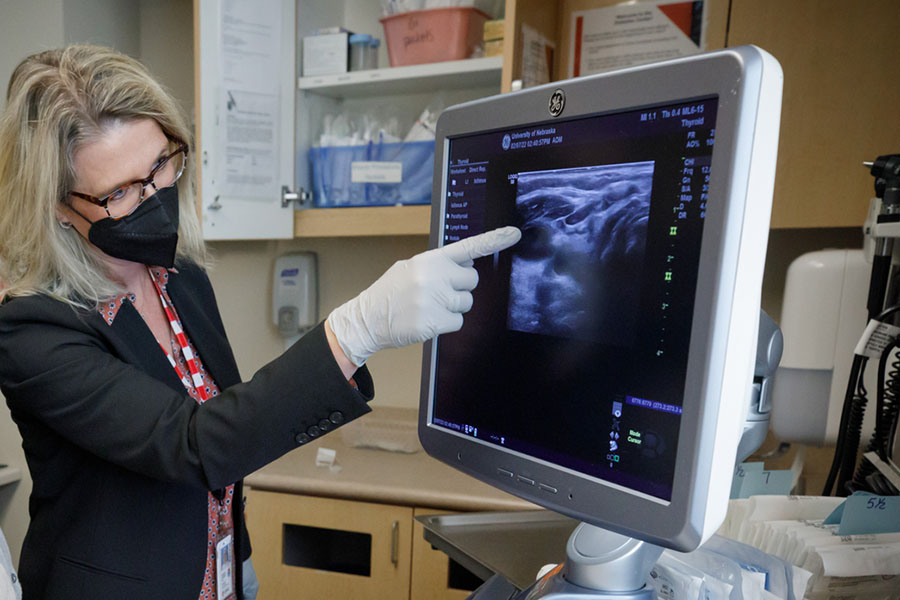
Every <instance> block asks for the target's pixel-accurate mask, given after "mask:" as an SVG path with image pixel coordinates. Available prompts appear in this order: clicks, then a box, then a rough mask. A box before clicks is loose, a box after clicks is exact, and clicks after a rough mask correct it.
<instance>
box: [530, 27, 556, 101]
mask: <svg viewBox="0 0 900 600" xmlns="http://www.w3.org/2000/svg"><path fill="white" fill-rule="evenodd" d="M555 52H556V45H555V44H553V42H551V41H550V40H548V39H547V38H546V37H544V36H543V35H541V33H540V32H539V31H538V30H536V29H532V28H531V27H529V26H528V25H522V87H523V88H527V87H532V86H535V85H541V84H543V83H549V82H550V81H551V79H552V77H553V55H554V53H555Z"/></svg>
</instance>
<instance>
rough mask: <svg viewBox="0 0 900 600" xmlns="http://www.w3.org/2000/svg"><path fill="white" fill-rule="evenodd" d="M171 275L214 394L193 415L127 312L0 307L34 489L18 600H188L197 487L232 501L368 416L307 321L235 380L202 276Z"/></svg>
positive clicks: (9, 377)
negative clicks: (248, 478) (286, 345)
mask: <svg viewBox="0 0 900 600" xmlns="http://www.w3.org/2000/svg"><path fill="white" fill-rule="evenodd" d="M178 271H179V272H178V273H172V274H170V276H169V283H168V293H169V295H170V296H171V298H172V302H173V304H174V305H175V309H176V310H177V311H178V314H179V317H180V318H181V320H182V323H183V324H184V328H185V330H186V331H187V334H188V337H189V338H190V340H191V341H192V342H193V344H194V346H195V347H196V349H197V351H198V353H199V354H200V358H201V360H202V361H203V363H204V366H205V367H206V369H207V371H208V372H209V373H210V374H211V375H212V377H213V379H214V380H215V381H216V383H217V384H218V386H219V388H220V389H221V390H222V393H221V395H219V396H217V397H215V398H211V399H210V400H208V401H207V402H206V403H205V404H203V405H198V404H197V403H196V402H195V401H194V400H192V399H191V398H190V396H188V394H187V393H186V392H185V390H184V386H183V384H182V383H181V381H180V380H179V378H178V377H177V376H176V375H175V373H174V370H173V369H172V367H171V365H170V364H169V362H168V360H167V359H166V357H165V355H164V354H163V353H162V352H161V351H160V348H159V344H158V343H157V342H156V339H155V338H154V337H153V334H152V333H151V332H150V330H149V328H148V327H147V326H146V325H145V324H144V321H143V320H142V318H141V316H140V315H139V314H138V313H137V311H136V310H135V309H134V308H133V307H132V306H131V304H130V303H127V302H126V303H125V304H124V305H123V306H122V307H121V309H120V311H119V314H118V315H117V317H116V320H115V321H114V322H113V325H112V326H110V325H108V324H107V323H106V322H105V321H104V320H103V319H102V317H101V316H100V315H99V313H97V311H87V312H86V311H76V310H73V309H72V308H71V307H70V306H69V305H67V304H64V303H62V302H59V301H57V300H53V299H51V298H49V297H46V296H30V297H20V298H15V299H11V300H9V301H7V302H5V303H4V304H3V305H2V306H0V390H2V392H3V395H4V396H5V397H6V402H7V404H8V405H9V408H10V410H11V413H12V418H13V420H14V421H15V422H16V424H17V425H18V427H19V431H20V432H21V434H22V438H23V444H22V445H23V447H24V449H25V456H26V458H27V460H28V468H29V470H30V471H31V477H32V480H33V489H32V493H31V498H30V501H29V512H30V515H31V522H30V525H29V527H28V533H27V535H26V537H25V542H24V544H23V547H22V553H21V560H20V562H19V576H20V578H21V582H22V589H23V592H24V598H25V600H38V599H51V598H52V599H53V600H68V599H72V600H76V599H78V600H82V599H91V600H93V599H98V600H99V599H103V598H129V599H132V600H138V599H147V600H149V599H160V598H166V599H173V600H181V599H184V600H196V598H197V597H198V595H199V593H200V587H201V585H202V583H203V576H204V571H205V565H206V550H207V548H206V547H207V544H206V541H207V532H206V531H205V530H206V529H207V491H208V490H219V489H222V488H225V487H226V486H227V485H229V484H231V483H237V486H236V490H235V496H234V497H235V499H239V498H241V497H242V490H241V479H242V478H243V477H244V476H245V475H247V474H249V473H252V472H253V471H255V470H256V469H258V468H260V467H262V466H263V465H265V464H266V463H268V462H270V461H272V460H274V459H276V458H278V457H279V456H281V455H282V454H284V453H286V452H288V451H289V450H292V449H294V448H296V447H297V446H299V445H302V444H303V443H305V442H307V441H309V440H310V439H311V437H315V436H317V435H320V434H321V433H324V432H325V431H327V430H330V429H332V428H334V427H337V426H338V425H339V424H341V423H343V422H347V421H350V420H351V419H354V418H356V417H358V416H360V415H362V414H364V413H366V412H368V411H369V410H370V409H369V407H368V405H367V401H368V400H370V399H371V398H372V392H373V390H372V380H371V378H370V377H369V374H368V371H367V370H366V369H365V368H362V369H360V370H359V371H357V373H356V375H355V376H354V379H355V381H356V383H357V385H358V388H359V389H358V390H357V389H354V388H353V387H351V386H350V385H349V384H348V382H347V381H346V379H345V378H344V377H343V375H342V374H341V371H340V368H339V367H338V365H337V363H336V362H335V360H334V358H333V356H332V355H331V351H330V350H329V348H328V343H327V341H326V339H325V333H324V329H323V326H322V325H319V327H317V328H316V329H314V330H313V331H311V332H310V333H308V334H307V335H306V336H304V337H303V338H302V339H301V340H300V341H299V342H297V343H296V344H295V345H294V346H293V347H291V348H290V349H289V350H288V351H287V352H285V353H284V354H283V355H282V356H280V357H279V358H277V359H275V360H274V361H272V362H271V363H269V364H268V365H266V366H265V367H263V368H262V369H260V370H259V372H257V373H256V375H255V376H254V377H253V379H252V380H250V381H249V382H247V383H241V381H240V376H239V374H238V369H237V365H236V364H235V361H234V357H233V355H232V353H231V348H230V347H229V344H228V340H227V339H226V337H225V329H224V327H223V325H222V320H221V317H220V315H219V311H218V308H217V306H216V300H215V297H214V294H213V290H212V287H211V286H210V283H209V280H208V278H207V277H206V274H205V273H204V272H203V271H202V270H201V269H200V268H198V267H197V266H195V265H191V264H187V265H179V267H178ZM234 515H235V518H236V522H235V531H236V532H241V533H242V535H237V536H236V542H237V544H238V547H237V548H236V555H237V556H240V557H241V559H242V560H244V559H246V558H247V557H248V556H249V554H250V548H249V540H248V538H247V535H246V528H245V527H244V524H243V519H242V511H241V510H240V507H235V510H234ZM237 571H238V573H240V568H238V569H237ZM238 583H239V584H240V582H238ZM237 589H238V590H240V585H238V587H237Z"/></svg>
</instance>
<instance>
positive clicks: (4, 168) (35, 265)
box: [0, 46, 208, 308]
mask: <svg viewBox="0 0 900 600" xmlns="http://www.w3.org/2000/svg"><path fill="white" fill-rule="evenodd" d="M137 119H153V120H154V121H156V122H157V123H158V124H159V126H160V127H161V128H162V130H163V132H165V133H166V134H167V135H169V136H171V137H174V138H177V139H180V140H183V141H184V142H187V143H190V141H191V140H192V138H193V136H192V135H191V130H190V128H189V127H188V125H187V121H186V119H185V118H184V117H183V116H182V114H181V110H180V108H179V106H178V104H177V103H176V102H175V100H174V99H173V98H172V97H171V95H170V94H169V93H168V92H167V91H166V90H165V89H163V87H162V86H161V85H160V84H159V83H158V82H157V81H156V80H155V79H154V78H153V76H152V75H151V74H150V73H149V72H148V71H147V69H146V68H145V67H144V66H143V65H141V64H140V63H139V62H138V61H136V60H134V59H132V58H130V57H128V56H125V55H123V54H121V53H119V52H116V51H115V50H111V49H109V48H102V47H97V46H70V47H68V48H63V49H59V50H48V51H46V52H41V53H39V54H35V55H33V56H29V57H28V58H26V59H25V60H24V61H22V62H21V63H20V64H19V66H18V67H16V69H15V71H13V74H12V77H11V78H10V82H9V91H8V92H7V105H6V109H5V111H4V112H3V115H2V117H0V282H3V283H2V286H0V287H5V289H4V290H3V291H2V292H0V294H6V295H8V296H27V295H34V294H48V295H50V296H53V297H55V298H58V299H60V300H62V301H64V302H68V303H69V304H72V305H74V306H78V307H84V308H88V307H94V306H97V305H98V304H99V303H101V302H103V301H104V300H106V299H108V298H110V297H113V296H116V295H118V294H120V293H122V292H123V290H122V289H121V285H120V284H119V283H117V282H115V281H113V280H111V279H110V278H109V276H108V273H107V271H106V269H105V267H104V265H103V261H102V254H101V253H100V252H99V251H98V250H97V249H95V248H94V247H92V246H91V245H90V244H88V242H87V241H86V240H85V239H84V238H83V237H82V236H81V235H79V234H78V232H77V231H76V230H75V229H74V228H69V229H65V228H63V227H61V226H60V224H59V222H58V221H57V218H56V211H57V208H58V206H59V204H60V202H62V201H63V200H64V199H65V198H66V196H67V194H68V193H69V191H71V189H72V185H73V182H74V180H75V174H74V173H73V170H72V157H73V156H74V155H75V152H76V151H77V150H78V148H79V147H81V145H82V144H84V143H85V142H88V141H91V140H94V139H96V138H97V136H99V135H101V134H102V133H103V131H104V128H105V127H107V126H109V125H110V124H111V123H115V122H122V121H131V120H137ZM193 173H194V160H193V156H192V153H190V152H189V153H188V164H187V167H186V169H185V174H184V176H183V177H182V178H181V180H180V181H179V184H178V187H179V189H178V196H179V204H180V206H179V231H178V233H179V241H178V251H177V255H178V257H179V258H180V259H188V260H190V261H193V262H195V263H197V264H199V265H201V266H204V267H205V266H207V264H208V258H207V253H206V248H205V245H204V243H203V236H202V233H201V229H200V223H199V219H198V218H197V213H196V209H195V206H194V194H193V189H194V185H193Z"/></svg>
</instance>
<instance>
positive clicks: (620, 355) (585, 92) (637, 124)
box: [419, 47, 781, 550]
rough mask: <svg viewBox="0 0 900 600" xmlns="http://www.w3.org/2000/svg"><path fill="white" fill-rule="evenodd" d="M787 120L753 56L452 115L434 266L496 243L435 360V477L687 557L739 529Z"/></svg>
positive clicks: (722, 54) (698, 59)
mask: <svg viewBox="0 0 900 600" xmlns="http://www.w3.org/2000/svg"><path fill="white" fill-rule="evenodd" d="M780 106H781V70H780V67H779V66H778V63H777V62H776V61H774V59H772V57H771V56H770V55H768V54H766V53H765V52H763V51H761V50H759V49H758V48H754V47H741V48H733V49H728V50H723V51H719V52H712V53H707V54H701V55H697V56H693V57H687V58H682V59H677V60H674V61H667V62H664V63H656V64H652V65H645V66H642V67H636V68H631V69H626V70H622V71H617V72H611V73H607V74H602V75H596V76H591V77H584V78H577V79H573V80H569V81H564V82H559V83H557V84H551V85H548V86H541V87H538V88H534V89H529V90H524V91H522V92H517V93H512V94H504V95H500V96H494V97H491V98H487V99H483V100H478V101H475V102H470V103H467V104H463V105H458V106H455V107H452V108H450V109H448V110H447V111H445V112H444V113H443V114H442V115H441V118H440V120H439V122H438V129H437V140H436V146H435V181H434V187H433V196H432V220H431V238H430V244H431V246H432V247H438V246H442V245H445V244H450V243H453V242H456V241H459V240H462V239H465V238H467V237H469V236H473V235H476V234H479V233H482V232H485V231H489V230H492V229H494V228H497V227H501V226H505V225H515V226H517V227H519V228H520V229H521V230H522V239H521V241H520V242H519V243H518V244H516V245H515V246H513V247H512V248H510V249H508V250H506V251H503V252H500V253H497V254H495V255H492V256H488V257H484V258H480V259H477V260H476V261H475V262H474V266H475V268H476V269H477V271H478V275H479V283H478V287H477V288H476V289H475V290H474V292H473V298H474V304H473V308H472V309H471V310H470V311H469V312H468V313H467V314H466V315H465V318H464V324H463V327H462V329H461V330H460V331H458V332H454V333H450V334H445V335H441V336H439V337H438V338H437V339H436V340H434V341H432V342H428V343H426V345H425V349H424V356H423V370H422V373H423V377H422V388H421V405H420V417H419V437H420V439H421V440H422V444H423V446H424V447H425V449H426V450H427V451H428V452H429V453H430V454H432V455H433V456H435V457H437V458H439V459H440V460H442V461H445V462H447V463H448V464H451V465H453V466H455V467H457V468H459V469H461V470H463V471H464V472H466V473H469V474H471V475H473V476H475V477H477V478H479V479H481V480H483V481H485V482H487V483H489V484H491V485H493V486H496V487H498V488H500V489H503V490H506V491H509V492H511V493H513V494H516V495H518V496H521V497H522V498H525V499H527V500H530V501H532V502H535V503H537V504H539V505H541V506H545V507H548V508H551V509H553V510H555V511H558V512H561V513H563V514H566V515H568V516H571V517H574V518H577V519H580V520H582V521H585V522H588V523H591V524H594V525H597V526H600V527H604V528H607V529H611V530H613V531H616V532H618V533H622V534H625V535H630V536H632V537H639V538H641V539H644V540H647V541H651V542H653V543H656V544H660V545H665V546H668V547H672V548H677V549H681V550H689V549H691V548H693V547H696V546H697V545H698V544H699V543H700V541H701V540H702V539H705V538H706V537H708V536H709V535H711V534H712V532H713V531H715V529H716V528H717V527H718V525H719V524H720V523H721V520H722V519H723V518H724V514H725V510H726V508H727V499H728V494H729V491H730V481H731V475H732V471H733V467H734V461H735V455H736V451H737V443H738V440H739V438H740V435H741V428H742V425H743V421H744V417H745V415H746V412H747V407H748V406H749V397H750V391H751V386H752V375H753V365H754V359H755V351H756V338H757V323H758V318H759V311H760V288H761V285H762V271H763V265H764V260H765V248H766V240H767V235H768V222H769V215H770V210H771V201H772V188H773V186H774V171H775V156H776V150H777V139H778V128H779V117H780Z"/></svg>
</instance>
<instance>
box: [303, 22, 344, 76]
mask: <svg viewBox="0 0 900 600" xmlns="http://www.w3.org/2000/svg"><path fill="white" fill-rule="evenodd" d="M349 37H350V32H341V33H330V34H326V35H311V36H308V37H305V38H303V76H304V77H310V76H315V75H335V74H338V73H346V72H347V57H348V44H349Z"/></svg>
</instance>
